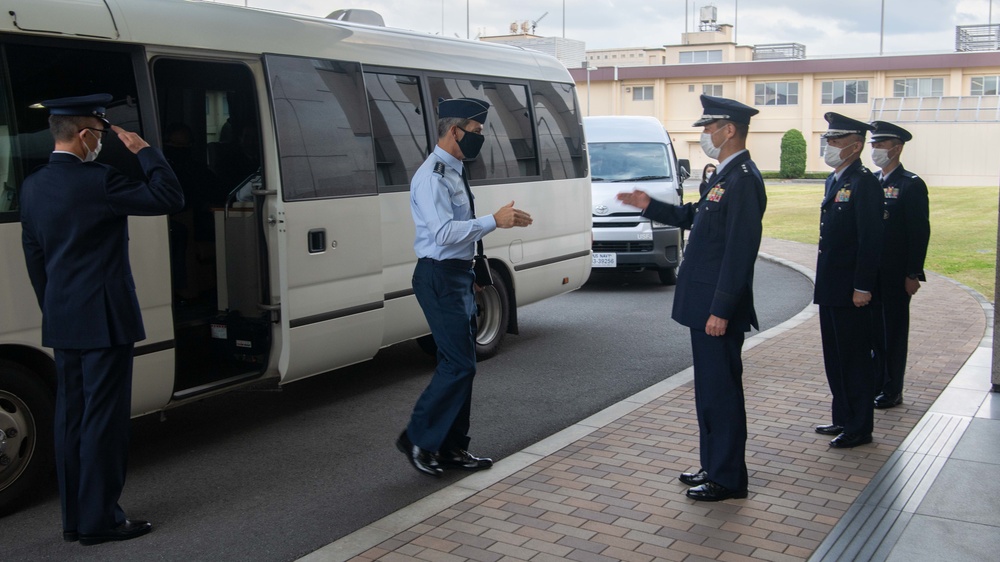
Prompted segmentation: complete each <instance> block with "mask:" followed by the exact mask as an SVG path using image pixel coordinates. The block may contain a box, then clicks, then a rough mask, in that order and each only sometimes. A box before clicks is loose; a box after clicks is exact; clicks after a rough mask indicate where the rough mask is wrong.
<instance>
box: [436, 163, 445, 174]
mask: <svg viewBox="0 0 1000 562" xmlns="http://www.w3.org/2000/svg"><path fill="white" fill-rule="evenodd" d="M434 173H435V174H437V175H439V176H444V162H437V163H435V164H434Z"/></svg>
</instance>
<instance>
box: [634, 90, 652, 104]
mask: <svg viewBox="0 0 1000 562" xmlns="http://www.w3.org/2000/svg"><path fill="white" fill-rule="evenodd" d="M651 99H653V87H652V86H632V101H644V100H651Z"/></svg>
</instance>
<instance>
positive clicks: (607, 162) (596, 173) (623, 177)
mask: <svg viewBox="0 0 1000 562" xmlns="http://www.w3.org/2000/svg"><path fill="white" fill-rule="evenodd" d="M587 146H588V149H589V151H590V175H591V181H648V180H665V179H670V178H671V176H672V173H673V165H672V164H671V162H670V156H669V154H670V153H669V152H668V151H667V145H665V144H662V143H652V142H595V143H588V145H587Z"/></svg>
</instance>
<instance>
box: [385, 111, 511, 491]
mask: <svg viewBox="0 0 1000 562" xmlns="http://www.w3.org/2000/svg"><path fill="white" fill-rule="evenodd" d="M489 108H490V104H489V103H487V102H486V101H483V100H478V99H471V98H459V99H449V100H441V101H440V102H439V104H438V142H437V146H436V147H435V148H434V152H433V153H431V155H430V156H428V157H427V160H426V161H425V162H424V163H423V165H421V166H420V168H419V169H418V170H417V172H416V173H415V174H414V175H413V181H412V182H411V183H410V210H411V212H412V213H413V223H414V225H415V227H416V237H415V239H414V242H413V250H414V251H415V252H416V254H417V258H418V259H417V266H416V268H415V269H414V271H413V292H414V294H415V295H416V297H417V302H418V303H420V308H421V309H422V310H423V311H424V316H425V317H426V318H427V324H428V326H430V329H431V335H432V336H433V337H434V343H435V344H437V348H438V354H437V356H438V365H437V368H436V369H435V370H434V377H433V378H432V379H431V382H430V384H429V385H428V386H427V388H426V389H425V390H424V392H423V394H421V395H420V398H419V399H418V400H417V404H416V405H415V406H414V408H413V414H412V415H411V417H410V423H409V424H408V425H407V427H406V429H404V430H403V432H402V433H401V434H400V436H399V439H397V440H396V447H397V448H398V449H399V450H400V451H402V452H403V454H405V455H406V457H407V460H409V462H410V464H411V465H413V467H414V468H416V469H417V470H418V471H419V472H421V473H423V474H428V475H430V476H440V475H441V472H442V471H443V470H445V469H458V470H483V469H487V468H490V467H491V466H493V461H492V460H491V459H488V458H479V457H475V456H473V455H472V454H470V453H469V452H468V447H469V436H468V433H469V414H470V408H471V403H472V380H473V378H474V377H475V374H476V331H477V329H476V300H475V293H474V292H473V291H474V288H473V285H474V281H475V274H474V273H473V270H472V266H473V256H474V254H475V246H476V241H477V240H480V239H481V238H482V237H483V236H485V235H487V234H489V233H490V232H493V231H494V230H496V229H497V228H512V227H515V226H522V227H523V226H528V225H530V224H531V215H529V214H528V213H526V212H524V211H521V210H519V209H515V208H514V202H513V201H511V202H510V203H508V204H507V205H504V206H503V207H501V208H500V209H499V210H498V211H497V212H495V213H493V214H492V215H487V216H485V217H481V218H476V215H475V204H474V201H473V199H472V191H471V190H470V189H469V186H468V181H467V179H466V178H465V176H464V175H463V171H464V170H463V164H462V161H463V160H466V159H467V160H474V159H475V158H476V157H477V156H478V155H479V151H480V149H481V148H482V146H483V142H484V137H483V125H484V124H485V122H486V115H487V113H488V112H489Z"/></svg>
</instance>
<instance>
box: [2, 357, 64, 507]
mask: <svg viewBox="0 0 1000 562" xmlns="http://www.w3.org/2000/svg"><path fill="white" fill-rule="evenodd" d="M54 411H55V409H54V397H53V396H52V393H51V392H50V391H49V389H48V388H47V386H46V385H45V383H44V382H43V381H42V379H41V377H40V376H38V375H36V374H34V373H32V372H31V371H30V370H28V369H26V368H24V367H23V366H21V365H19V364H17V363H13V362H11V361H6V360H2V359H0V448H2V449H3V450H2V451H0V515H3V514H5V513H7V512H9V511H11V510H13V509H14V508H16V507H17V506H18V505H20V504H21V503H22V501H23V500H25V499H27V498H28V497H29V496H32V495H36V494H37V491H38V489H39V487H40V486H41V484H42V483H43V481H44V479H45V478H47V477H48V476H50V475H51V474H52V469H53V467H54V451H53V445H52V422H53V417H54Z"/></svg>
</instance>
